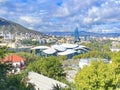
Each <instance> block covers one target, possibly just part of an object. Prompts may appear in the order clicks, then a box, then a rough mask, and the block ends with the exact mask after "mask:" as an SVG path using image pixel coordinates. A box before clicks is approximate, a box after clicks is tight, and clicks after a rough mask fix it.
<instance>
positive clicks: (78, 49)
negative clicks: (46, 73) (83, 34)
mask: <svg viewBox="0 0 120 90" xmlns="http://www.w3.org/2000/svg"><path fill="white" fill-rule="evenodd" d="M31 50H34V51H35V54H36V55H38V56H51V55H53V56H67V58H68V59H71V58H72V57H73V56H74V55H77V54H82V53H86V52H88V51H89V50H90V49H89V48H87V47H86V46H83V45H78V44H59V45H51V46H49V47H48V46H37V47H34V48H31Z"/></svg>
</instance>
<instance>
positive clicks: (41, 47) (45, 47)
mask: <svg viewBox="0 0 120 90" xmlns="http://www.w3.org/2000/svg"><path fill="white" fill-rule="evenodd" d="M48 48H49V47H48V46H36V47H33V48H31V49H32V50H35V49H42V50H44V49H48Z"/></svg>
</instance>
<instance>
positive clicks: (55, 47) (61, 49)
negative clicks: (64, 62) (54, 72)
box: [51, 45, 66, 51]
mask: <svg viewBox="0 0 120 90" xmlns="http://www.w3.org/2000/svg"><path fill="white" fill-rule="evenodd" d="M51 47H52V48H54V49H56V50H58V51H65V50H66V48H65V47H62V46H60V45H53V46H51Z"/></svg>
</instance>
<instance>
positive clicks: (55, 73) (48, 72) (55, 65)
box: [28, 56, 65, 81]
mask: <svg viewBox="0 0 120 90" xmlns="http://www.w3.org/2000/svg"><path fill="white" fill-rule="evenodd" d="M28 70H32V71H35V72H38V73H41V74H43V75H45V76H48V77H50V78H54V79H56V80H60V81H61V80H64V77H65V74H64V73H63V72H64V71H63V69H62V63H61V59H60V58H57V57H53V56H52V57H47V58H45V57H42V58H39V59H38V60H36V61H34V62H32V63H30V64H29V66H28Z"/></svg>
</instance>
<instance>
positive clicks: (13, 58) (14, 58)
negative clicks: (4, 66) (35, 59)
mask: <svg viewBox="0 0 120 90" xmlns="http://www.w3.org/2000/svg"><path fill="white" fill-rule="evenodd" d="M22 60H23V61H24V60H25V59H24V58H22V57H20V56H18V55H15V54H14V55H11V56H7V57H5V58H4V59H2V61H3V62H9V61H10V62H20V61H22Z"/></svg>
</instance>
